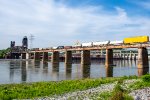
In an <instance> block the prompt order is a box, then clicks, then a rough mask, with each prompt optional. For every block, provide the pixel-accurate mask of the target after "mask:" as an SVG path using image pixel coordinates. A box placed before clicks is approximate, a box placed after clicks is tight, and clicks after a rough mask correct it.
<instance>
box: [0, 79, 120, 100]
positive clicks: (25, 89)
mask: <svg viewBox="0 0 150 100" xmlns="http://www.w3.org/2000/svg"><path fill="white" fill-rule="evenodd" d="M116 80H119V78H107V79H83V80H66V81H60V82H37V83H24V84H7V85H0V99H4V100H9V99H10V100H11V99H16V98H17V99H22V98H35V97H43V96H52V95H59V94H64V93H67V92H73V91H76V90H85V89H88V88H93V87H97V86H99V85H101V84H105V83H112V82H114V81H116Z"/></svg>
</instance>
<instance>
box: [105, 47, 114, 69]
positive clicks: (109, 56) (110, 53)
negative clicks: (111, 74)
mask: <svg viewBox="0 0 150 100" xmlns="http://www.w3.org/2000/svg"><path fill="white" fill-rule="evenodd" d="M110 65H113V50H112V49H106V58H105V66H110Z"/></svg>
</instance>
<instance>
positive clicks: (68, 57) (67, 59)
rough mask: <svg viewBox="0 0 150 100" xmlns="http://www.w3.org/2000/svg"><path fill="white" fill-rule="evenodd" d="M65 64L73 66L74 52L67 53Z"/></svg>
mask: <svg viewBox="0 0 150 100" xmlns="http://www.w3.org/2000/svg"><path fill="white" fill-rule="evenodd" d="M65 63H66V64H72V51H66V53H65Z"/></svg>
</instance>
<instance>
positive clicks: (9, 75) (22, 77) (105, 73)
mask: <svg viewBox="0 0 150 100" xmlns="http://www.w3.org/2000/svg"><path fill="white" fill-rule="evenodd" d="M149 64H150V61H149ZM114 65H116V66H113V67H105V61H104V60H102V61H98V60H97V61H96V60H95V61H92V62H91V65H86V66H85V65H84V66H83V65H81V64H80V62H73V64H72V65H65V63H64V62H60V63H59V64H55V65H52V63H51V62H42V61H38V62H37V61H36V62H35V61H34V60H30V61H22V60H0V84H10V83H24V82H39V81H61V80H75V79H82V78H101V77H118V76H129V75H137V76H141V75H143V74H145V73H150V69H149V68H145V69H138V68H137V61H135V60H114ZM149 66H150V65H149Z"/></svg>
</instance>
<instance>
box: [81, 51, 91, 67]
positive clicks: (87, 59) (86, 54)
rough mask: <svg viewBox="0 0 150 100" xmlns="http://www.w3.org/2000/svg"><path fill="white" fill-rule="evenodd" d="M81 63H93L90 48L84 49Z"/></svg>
mask: <svg viewBox="0 0 150 100" xmlns="http://www.w3.org/2000/svg"><path fill="white" fill-rule="evenodd" d="M81 64H82V65H90V64H91V58H90V50H83V51H82V52H81Z"/></svg>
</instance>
